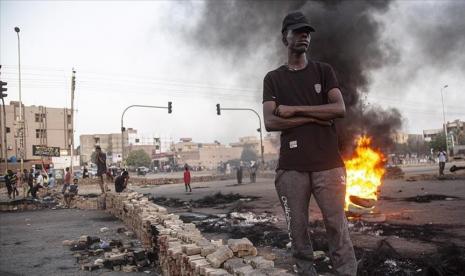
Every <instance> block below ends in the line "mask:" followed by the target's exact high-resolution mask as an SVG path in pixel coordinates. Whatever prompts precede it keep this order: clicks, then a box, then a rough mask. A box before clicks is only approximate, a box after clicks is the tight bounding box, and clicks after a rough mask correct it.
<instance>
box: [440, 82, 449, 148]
mask: <svg viewBox="0 0 465 276" xmlns="http://www.w3.org/2000/svg"><path fill="white" fill-rule="evenodd" d="M447 87H449V85H447V84H446V85H444V86H443V87H441V102H442V120H443V128H444V135H445V136H446V156H449V143H448V141H447V124H446V113H445V112H444V96H443V95H442V94H443V93H442V92H443V90H444V89H446V88H447Z"/></svg>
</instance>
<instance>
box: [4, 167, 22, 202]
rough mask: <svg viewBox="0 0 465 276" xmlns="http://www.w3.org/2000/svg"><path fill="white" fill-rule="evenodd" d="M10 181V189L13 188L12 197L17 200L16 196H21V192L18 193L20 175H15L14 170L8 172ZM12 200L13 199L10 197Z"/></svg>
mask: <svg viewBox="0 0 465 276" xmlns="http://www.w3.org/2000/svg"><path fill="white" fill-rule="evenodd" d="M7 172H8V175H7V176H8V181H9V183H10V187H11V189H10V190H11V195H13V199H15V198H16V196H19V192H18V187H17V185H18V174H17V173H14V172H13V171H12V170H8V171H7ZM10 198H11V197H10Z"/></svg>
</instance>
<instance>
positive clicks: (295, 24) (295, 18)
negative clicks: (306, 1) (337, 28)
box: [281, 11, 315, 33]
mask: <svg viewBox="0 0 465 276" xmlns="http://www.w3.org/2000/svg"><path fill="white" fill-rule="evenodd" d="M303 27H306V28H308V29H309V30H310V32H314V31H315V29H314V28H313V27H312V26H310V23H309V22H308V19H307V17H305V15H304V14H303V13H302V12H300V11H293V12H290V13H288V14H287V15H286V17H284V20H283V27H282V29H281V33H284V32H285V31H287V30H296V29H300V28H303Z"/></svg>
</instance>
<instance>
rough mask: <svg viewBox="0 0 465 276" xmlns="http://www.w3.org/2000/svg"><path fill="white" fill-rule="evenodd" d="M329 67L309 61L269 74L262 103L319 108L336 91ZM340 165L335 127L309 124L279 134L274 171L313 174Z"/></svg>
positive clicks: (341, 164)
mask: <svg viewBox="0 0 465 276" xmlns="http://www.w3.org/2000/svg"><path fill="white" fill-rule="evenodd" d="M338 87H339V84H338V82H337V79H336V76H335V74H334V71H333V69H332V68H331V66H330V65H329V64H326V63H321V62H316V61H309V62H308V64H307V66H306V67H305V68H304V69H302V70H297V71H291V70H289V69H288V68H287V67H286V66H284V65H283V66H281V67H279V68H278V69H276V70H273V71H271V72H269V73H268V74H267V75H266V76H265V79H264V83H263V102H266V101H274V102H276V105H290V106H303V105H307V106H308V105H322V104H327V103H328V92H329V90H331V89H332V88H338ZM342 166H344V163H343V162H342V159H341V156H340V154H339V149H338V141H337V133H336V128H335V126H334V125H333V126H330V127H328V126H321V125H318V124H315V123H309V124H306V125H302V126H299V127H294V128H290V129H286V130H283V131H282V132H281V148H280V153H279V163H278V168H277V169H282V170H296V171H308V172H317V171H324V170H329V169H333V168H337V167H342Z"/></svg>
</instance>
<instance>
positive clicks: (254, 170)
mask: <svg viewBox="0 0 465 276" xmlns="http://www.w3.org/2000/svg"><path fill="white" fill-rule="evenodd" d="M252 162H253V163H252V165H251V166H250V183H255V182H256V181H257V170H258V164H257V162H255V161H252Z"/></svg>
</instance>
